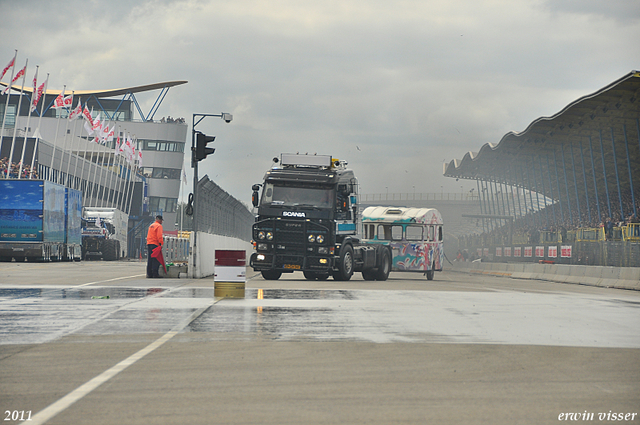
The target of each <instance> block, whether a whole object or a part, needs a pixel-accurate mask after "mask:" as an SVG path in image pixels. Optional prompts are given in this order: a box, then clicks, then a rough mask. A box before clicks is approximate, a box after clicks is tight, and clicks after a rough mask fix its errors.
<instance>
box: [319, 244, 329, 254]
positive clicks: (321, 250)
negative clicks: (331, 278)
mask: <svg viewBox="0 0 640 425" xmlns="http://www.w3.org/2000/svg"><path fill="white" fill-rule="evenodd" d="M318 254H325V255H327V254H329V248H328V247H326V246H321V247H319V248H318Z"/></svg>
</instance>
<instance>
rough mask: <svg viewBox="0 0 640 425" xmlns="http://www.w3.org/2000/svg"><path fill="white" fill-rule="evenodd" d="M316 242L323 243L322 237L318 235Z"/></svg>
mask: <svg viewBox="0 0 640 425" xmlns="http://www.w3.org/2000/svg"><path fill="white" fill-rule="evenodd" d="M316 242H318V243H322V242H324V236H322V235H318V237H317V238H316Z"/></svg>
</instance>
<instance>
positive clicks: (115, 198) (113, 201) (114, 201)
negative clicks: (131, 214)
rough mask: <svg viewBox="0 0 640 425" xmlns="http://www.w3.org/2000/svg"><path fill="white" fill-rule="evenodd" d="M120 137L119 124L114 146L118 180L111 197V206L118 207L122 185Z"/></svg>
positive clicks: (114, 163)
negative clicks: (119, 190)
mask: <svg viewBox="0 0 640 425" xmlns="http://www.w3.org/2000/svg"><path fill="white" fill-rule="evenodd" d="M114 135H115V129H114ZM119 139H120V126H118V137H116V141H115V143H114V146H113V165H114V166H115V167H116V170H117V172H114V174H115V176H116V177H115V178H116V181H115V183H113V186H114V188H113V197H112V198H111V199H110V202H111V205H112V207H111V208H117V203H118V187H119V186H120V181H119V180H118V179H120V155H119V154H118V145H119V143H118V140H119Z"/></svg>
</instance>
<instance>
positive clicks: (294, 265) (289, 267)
mask: <svg viewBox="0 0 640 425" xmlns="http://www.w3.org/2000/svg"><path fill="white" fill-rule="evenodd" d="M284 268H285V269H291V270H300V266H299V265H298V264H285V265H284Z"/></svg>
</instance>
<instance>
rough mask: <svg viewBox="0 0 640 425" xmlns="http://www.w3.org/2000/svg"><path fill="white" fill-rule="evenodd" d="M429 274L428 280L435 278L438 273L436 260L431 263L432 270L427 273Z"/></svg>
mask: <svg viewBox="0 0 640 425" xmlns="http://www.w3.org/2000/svg"><path fill="white" fill-rule="evenodd" d="M425 274H426V275H427V280H433V276H434V275H435V274H436V263H435V262H434V263H433V264H432V265H431V270H429V271H427V272H426V273H425Z"/></svg>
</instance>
